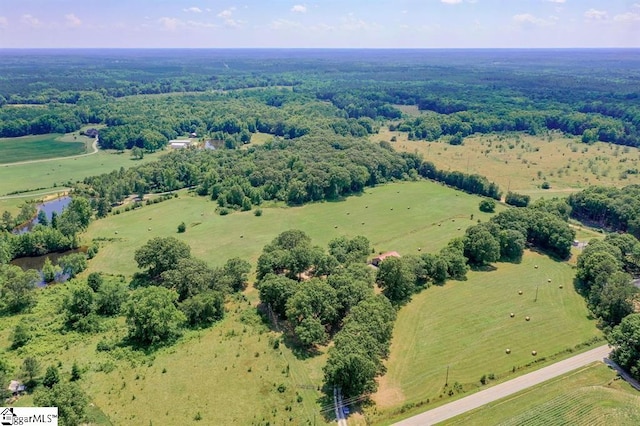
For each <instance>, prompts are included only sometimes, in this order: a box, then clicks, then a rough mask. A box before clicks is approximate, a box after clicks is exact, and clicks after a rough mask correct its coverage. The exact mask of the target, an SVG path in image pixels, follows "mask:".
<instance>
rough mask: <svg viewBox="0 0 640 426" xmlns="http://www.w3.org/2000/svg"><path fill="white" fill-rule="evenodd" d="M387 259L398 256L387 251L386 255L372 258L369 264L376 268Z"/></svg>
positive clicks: (393, 252) (394, 252)
mask: <svg viewBox="0 0 640 426" xmlns="http://www.w3.org/2000/svg"><path fill="white" fill-rule="evenodd" d="M387 257H400V255H399V254H398V252H396V251H388V252H386V253H382V254H381V255H379V256H376V257H374V258H373V259H371V264H372V265H373V266H378V265H380V263H382V261H383V260H385V259H386V258H387Z"/></svg>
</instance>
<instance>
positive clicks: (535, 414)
mask: <svg viewBox="0 0 640 426" xmlns="http://www.w3.org/2000/svg"><path fill="white" fill-rule="evenodd" d="M443 424H447V425H469V424H494V425H495V424H501V425H533V424H568V425H569V424H574V425H577V424H589V425H607V424H616V425H637V424H640V396H638V393H637V391H636V390H635V389H633V388H632V387H631V386H629V384H627V383H626V382H624V381H623V380H619V379H617V378H616V373H615V372H614V371H612V370H611V369H609V368H608V367H607V366H605V365H604V364H602V363H599V362H598V363H594V364H591V365H589V366H587V367H585V368H583V369H580V370H577V371H574V372H572V373H569V374H567V375H564V376H561V377H559V378H557V379H554V380H550V381H548V382H546V383H543V384H540V385H538V386H535V387H533V388H531V389H528V390H525V391H523V392H520V393H518V394H516V395H513V396H510V397H508V398H505V399H503V400H500V401H497V402H494V403H491V404H487V405H486V406H484V407H482V408H479V409H476V410H473V411H470V412H469V413H465V414H463V415H460V416H458V417H455V418H453V419H451V420H449V421H446V422H444V423H443Z"/></svg>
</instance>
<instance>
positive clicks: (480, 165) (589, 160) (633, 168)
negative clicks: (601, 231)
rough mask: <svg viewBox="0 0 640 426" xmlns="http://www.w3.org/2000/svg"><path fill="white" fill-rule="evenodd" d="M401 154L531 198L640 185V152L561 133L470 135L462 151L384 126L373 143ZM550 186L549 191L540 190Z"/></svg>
mask: <svg viewBox="0 0 640 426" xmlns="http://www.w3.org/2000/svg"><path fill="white" fill-rule="evenodd" d="M392 137H395V138H396V142H392V143H391V144H392V145H393V147H394V148H395V149H396V150H399V151H407V152H418V153H420V154H422V155H423V157H424V158H425V160H429V161H431V162H433V163H434V164H435V165H436V167H438V168H440V169H443V170H458V171H462V172H466V173H477V174H480V175H483V176H486V177H487V178H488V179H489V180H491V181H493V182H496V183H497V184H498V185H499V186H500V188H501V189H502V190H503V192H504V193H506V192H507V190H511V191H516V192H520V193H524V194H529V195H530V196H531V197H532V198H534V199H535V198H541V197H546V198H550V197H553V196H567V195H568V194H570V193H571V192H574V191H578V190H580V189H583V188H586V187H588V186H590V185H609V186H616V187H620V186H625V185H630V184H637V183H640V174H639V173H638V172H640V151H638V149H637V148H632V147H623V146H619V145H613V144H607V143H602V142H598V143H594V144H591V145H588V144H584V143H582V142H581V140H580V139H579V138H575V137H565V136H563V135H561V134H559V133H550V134H549V135H544V136H531V135H526V134H522V133H513V134H504V135H497V134H496V135H481V136H471V137H467V138H465V140H464V144H463V145H460V146H453V145H449V144H448V143H446V142H445V141H437V142H426V141H409V140H408V139H407V133H403V132H391V131H389V130H388V128H387V127H383V128H382V129H381V130H380V133H379V134H377V135H373V136H371V140H372V141H382V140H384V141H390V140H391V138H392ZM543 182H548V183H549V184H550V186H551V188H550V189H546V190H545V189H541V187H540V186H541V185H542V183H543Z"/></svg>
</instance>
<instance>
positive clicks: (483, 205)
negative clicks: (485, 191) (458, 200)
mask: <svg viewBox="0 0 640 426" xmlns="http://www.w3.org/2000/svg"><path fill="white" fill-rule="evenodd" d="M479 208H480V211H481V212H485V213H493V212H494V211H496V202H495V201H493V200H489V199H485V200H482V201H480V206H479Z"/></svg>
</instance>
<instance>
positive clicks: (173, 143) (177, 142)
mask: <svg viewBox="0 0 640 426" xmlns="http://www.w3.org/2000/svg"><path fill="white" fill-rule="evenodd" d="M190 146H191V141H190V140H189V139H172V140H170V141H169V148H171V149H185V148H189V147H190Z"/></svg>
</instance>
